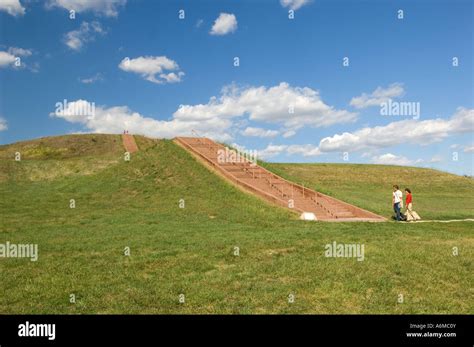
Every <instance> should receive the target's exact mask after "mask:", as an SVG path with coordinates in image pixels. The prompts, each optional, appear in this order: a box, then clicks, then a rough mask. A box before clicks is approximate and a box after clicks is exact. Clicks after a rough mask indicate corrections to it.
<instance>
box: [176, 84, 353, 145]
mask: <svg viewBox="0 0 474 347" xmlns="http://www.w3.org/2000/svg"><path fill="white" fill-rule="evenodd" d="M289 109H292V110H294V113H290V112H289ZM244 115H248V117H249V119H250V120H252V121H262V122H267V123H279V124H283V126H284V127H285V128H286V130H285V131H286V132H288V131H289V132H290V134H288V135H289V136H291V135H294V132H295V130H297V129H300V128H301V127H303V126H305V125H309V126H312V127H326V126H330V125H333V124H342V123H349V122H353V121H355V120H356V119H357V113H352V112H348V111H346V110H337V109H334V107H332V106H329V105H327V104H325V103H324V102H323V101H322V99H321V97H320V96H319V92H318V91H315V90H313V89H311V88H306V87H305V88H299V87H291V86H290V85H289V84H288V83H285V82H282V83H280V84H279V85H276V86H274V87H265V86H261V87H246V88H239V87H237V86H235V85H230V86H226V87H224V88H223V89H222V91H221V95H220V96H219V97H215V96H214V97H211V98H210V100H209V102H208V103H207V104H198V105H181V106H180V107H179V109H178V110H177V111H176V112H175V113H174V116H175V118H177V119H189V120H198V119H207V118H212V117H217V116H218V117H222V118H233V117H241V116H244Z"/></svg>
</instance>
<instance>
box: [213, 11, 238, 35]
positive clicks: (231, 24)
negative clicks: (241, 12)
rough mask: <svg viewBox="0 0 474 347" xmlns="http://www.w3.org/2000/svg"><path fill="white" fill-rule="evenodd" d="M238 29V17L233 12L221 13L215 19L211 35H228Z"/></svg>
mask: <svg viewBox="0 0 474 347" xmlns="http://www.w3.org/2000/svg"><path fill="white" fill-rule="evenodd" d="M236 30H237V18H236V17H235V15H234V14H231V13H221V14H220V15H219V17H217V19H216V20H215V21H214V25H213V26H212V28H211V31H210V34H211V35H226V34H229V33H233V32H234V31H236Z"/></svg>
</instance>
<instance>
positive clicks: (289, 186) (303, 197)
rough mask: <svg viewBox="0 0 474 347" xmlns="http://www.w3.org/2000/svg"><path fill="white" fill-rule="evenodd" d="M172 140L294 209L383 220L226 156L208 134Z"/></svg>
mask: <svg viewBox="0 0 474 347" xmlns="http://www.w3.org/2000/svg"><path fill="white" fill-rule="evenodd" d="M174 141H175V142H176V143H177V144H179V145H180V146H181V147H183V148H185V149H186V150H188V151H189V152H191V153H193V154H194V155H195V156H197V157H198V158H200V159H201V160H203V161H204V162H206V163H207V164H209V165H211V166H212V167H214V168H215V169H216V170H217V171H218V172H219V173H221V174H222V175H223V176H224V177H226V178H227V179H229V180H231V181H232V182H234V183H235V184H237V185H238V186H240V187H242V188H245V189H246V190H247V191H250V192H252V193H254V194H256V195H258V196H260V197H262V198H265V199H266V200H268V201H271V202H273V203H276V204H278V205H280V206H283V207H286V208H289V209H291V210H293V211H295V212H297V213H300V214H302V213H303V212H310V213H314V214H315V215H316V217H317V219H318V220H321V221H333V222H336V221H340V222H343V221H371V222H382V221H385V220H386V219H385V218H384V217H381V216H379V215H376V214H374V213H372V212H369V211H366V210H363V209H361V208H358V207H356V206H354V205H351V204H348V203H346V202H343V201H341V200H338V199H335V198H332V197H330V196H328V195H324V194H322V193H319V192H316V191H314V190H312V189H308V188H306V187H303V186H301V185H299V184H296V183H293V182H290V181H287V180H285V179H284V178H282V177H280V176H278V175H275V174H274V173H272V172H270V171H268V170H266V169H264V168H263V167H261V166H259V165H256V164H255V163H252V162H251V161H249V160H246V159H244V158H243V157H240V158H237V159H238V160H227V159H228V158H227V157H226V156H225V155H223V153H226V152H225V151H226V148H225V147H224V146H223V145H221V144H218V143H216V142H214V141H212V140H210V139H208V138H202V137H177V138H175V139H174ZM227 153H228V152H227ZM223 158H224V160H223Z"/></svg>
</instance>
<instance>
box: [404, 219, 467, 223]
mask: <svg viewBox="0 0 474 347" xmlns="http://www.w3.org/2000/svg"><path fill="white" fill-rule="evenodd" d="M453 222H474V219H473V218H466V219H449V220H440V219H439V220H436V219H432V220H415V221H412V222H405V223H453Z"/></svg>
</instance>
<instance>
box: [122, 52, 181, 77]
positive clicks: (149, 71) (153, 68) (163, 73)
mask: <svg viewBox="0 0 474 347" xmlns="http://www.w3.org/2000/svg"><path fill="white" fill-rule="evenodd" d="M119 68H120V69H122V70H123V71H126V72H133V73H137V74H139V75H140V76H142V77H143V78H144V79H146V80H147V81H150V82H153V83H158V84H164V83H177V82H181V78H182V77H183V76H184V72H182V71H180V68H179V65H178V64H177V63H176V62H175V61H174V60H172V59H169V58H167V57H165V56H158V57H154V56H145V57H138V58H134V59H130V58H124V59H123V60H122V61H121V62H120V64H119Z"/></svg>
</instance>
